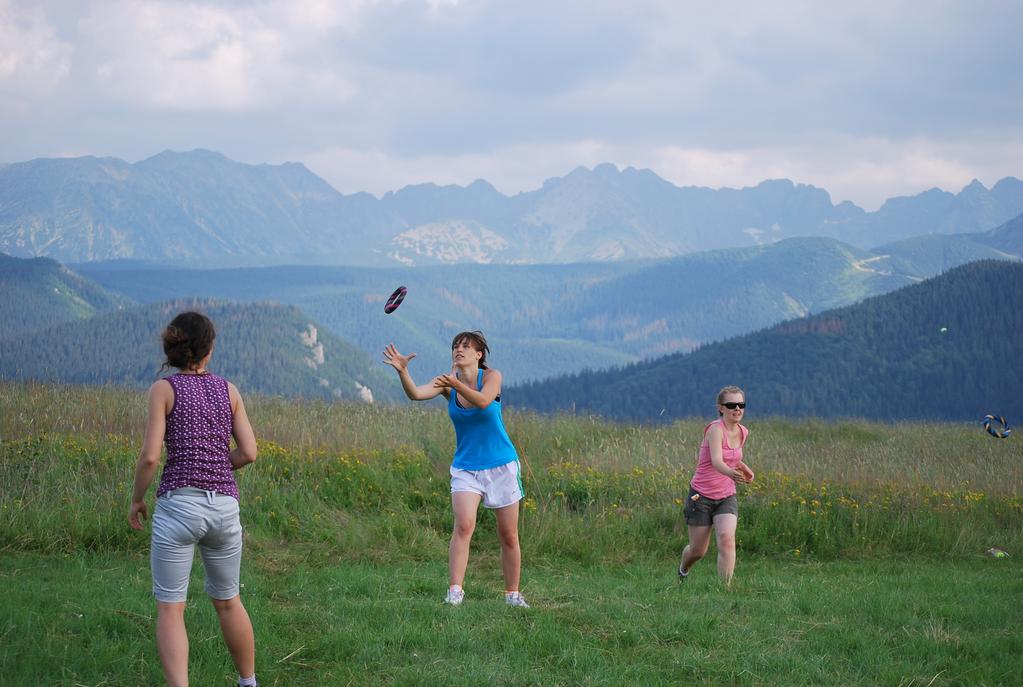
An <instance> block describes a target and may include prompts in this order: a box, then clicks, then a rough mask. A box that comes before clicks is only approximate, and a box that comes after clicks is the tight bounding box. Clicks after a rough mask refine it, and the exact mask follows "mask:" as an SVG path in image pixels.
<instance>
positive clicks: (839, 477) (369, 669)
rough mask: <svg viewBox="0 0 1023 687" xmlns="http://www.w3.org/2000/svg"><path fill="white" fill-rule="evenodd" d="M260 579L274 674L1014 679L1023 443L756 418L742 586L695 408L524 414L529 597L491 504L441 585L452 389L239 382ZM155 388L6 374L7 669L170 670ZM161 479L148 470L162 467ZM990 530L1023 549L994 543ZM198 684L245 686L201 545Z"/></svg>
mask: <svg viewBox="0 0 1023 687" xmlns="http://www.w3.org/2000/svg"><path fill="white" fill-rule="evenodd" d="M248 405H249V408H250V415H251V416H252V419H253V424H254V427H255V429H256V432H257V436H258V437H259V438H260V451H261V453H260V458H259V460H258V461H257V463H256V464H254V465H253V466H250V467H249V468H246V469H245V470H244V471H243V472H242V473H240V474H239V483H240V487H241V490H242V517H243V522H244V523H245V525H246V554H245V560H244V563H243V583H244V585H245V588H244V591H243V598H244V599H245V602H246V605H247V606H248V608H249V610H250V613H251V615H252V618H253V622H254V625H255V629H256V636H257V652H258V657H257V673H258V674H259V676H260V679H261V684H263V685H299V686H301V685H324V684H325V685H349V684H350V685H375V684H381V685H386V684H399V685H447V684H451V685H456V684H457V685H464V684H468V683H473V684H495V685H621V684H635V685H659V684H749V685H761V684H762V685H771V684H781V685H789V684H793V685H798V684H814V685H818V684H827V685H834V684H839V685H879V684H883V685H888V684H891V685H918V686H919V687H927V686H929V685H935V686H937V685H959V684H963V685H965V684H970V685H999V684H1003V685H1015V684H1023V632H1021V630H1020V621H1021V620H1023V575H1021V572H1023V564H1021V560H1023V546H1021V545H1023V499H1021V498H1020V493H1021V491H1020V487H1021V484H1023V452H1021V450H1020V448H1019V446H1020V445H1019V443H1018V437H1016V436H1013V437H1011V438H1009V439H1007V440H996V439H993V438H990V437H988V436H987V435H986V434H985V433H984V432H983V430H982V429H980V428H979V425H978V426H970V425H962V426H956V425H881V424H875V423H863V422H844V423H822V422H813V421H807V422H792V421H782V420H772V419H767V420H761V419H758V418H757V417H756V416H755V409H752V408H751V416H750V417H749V418H748V419H749V422H748V424H749V426H750V427H751V430H752V434H751V439H750V442H749V444H748V450H747V457H748V462H749V463H750V465H751V466H753V468H754V469H755V470H756V471H757V482H756V483H755V484H754V485H752V486H751V487H749V488H743V491H742V492H741V494H740V504H741V505H740V508H741V520H740V526H739V565H738V568H737V571H736V580H735V583H734V584H733V585H732V587H731V588H730V589H724V588H722V587H721V586H720V585H719V584H718V582H717V580H716V575H715V572H714V564H713V560H712V559H713V549H712V551H711V556H710V559H709V560H705V561H703V562H702V563H700V564H699V565H698V566H697V567H696V568H695V569H694V572H693V575H692V576H691V577H690V579H689V580H688V581H687V582H686V583H685V584H684V585H681V586H680V585H678V583H677V582H676V581H675V577H674V572H673V570H674V567H675V565H676V564H677V560H678V554H679V551H680V550H681V547H682V545H683V544H684V542H685V535H684V527H683V524H682V518H681V497H682V496H683V495H684V493H685V487H686V484H687V483H688V480H689V477H690V476H691V470H692V467H693V464H694V455H695V451H696V446H697V443H698V441H699V438H700V430H701V428H702V424H703V423H702V421H696V420H693V421H686V422H680V423H676V424H673V425H670V426H664V427H645V428H644V427H634V426H628V425H616V424H612V423H605V422H602V421H599V420H595V419H588V418H568V417H558V418H542V417H537V416H535V415H531V414H522V413H509V414H508V417H507V418H506V419H507V423H508V426H509V432H510V434H511V436H512V438H513V439H514V440H515V442H516V444H517V445H518V446H519V448H520V451H521V453H522V455H523V457H524V463H525V465H526V468H525V470H524V482H525V486H526V489H527V492H528V498H527V500H526V501H525V503H524V506H523V514H522V524H521V538H522V547H523V554H524V567H523V589H524V591H525V593H526V595H527V598H528V599H529V600H530V602H531V603H532V605H533V608H532V609H530V610H526V611H522V610H519V609H511V608H508V607H506V606H504V604H503V603H502V600H501V595H500V592H501V589H502V583H501V578H500V571H499V564H498V561H497V556H496V553H497V541H496V536H495V534H494V527H493V518H492V516H491V515H490V514H489V513H482V514H481V524H480V527H479V528H478V530H477V535H476V538H475V539H474V542H473V554H472V559H471V560H470V567H469V575H468V578H467V582H466V590H467V600H466V603H465V604H464V605H463V606H461V607H459V608H450V607H445V606H443V605H442V604H441V599H442V597H443V593H444V590H445V587H446V550H447V539H448V532H449V530H450V527H451V515H450V508H449V505H448V492H447V479H446V467H447V463H448V461H449V460H450V452H451V450H452V445H453V435H452V432H451V429H450V424H449V421H448V420H447V418H446V416H445V414H444V412H443V410H442V409H441V408H440V407H439V404H438V406H429V405H426V406H422V405H421V406H416V407H400V408H381V407H371V406H358V405H349V404H336V405H330V404H321V403H308V402H298V401H284V400H279V399H257V398H253V399H248ZM143 414H144V403H143V399H142V397H141V395H140V394H138V393H135V392H129V391H122V390H116V389H99V390H97V389H83V388H73V387H60V386H37V385H16V384H7V383H0V581H2V582H3V583H4V585H5V586H6V588H7V589H8V593H6V594H3V595H0V684H3V685H6V684H11V685H69V686H70V685H95V686H98V685H140V684H146V685H148V684H161V683H162V678H161V673H160V669H159V661H158V658H157V656H156V649H155V645H154V639H153V616H154V611H155V609H154V604H153V601H152V598H151V594H150V582H149V569H148V558H147V552H148V536H146V535H144V534H141V533H136V532H134V531H132V530H130V529H129V528H128V526H127V523H126V521H125V513H126V510H127V497H128V491H129V489H130V483H131V477H132V469H133V466H134V462H135V459H136V455H137V450H138V444H139V442H140V439H141V429H142V422H143ZM151 493H152V492H151ZM992 546H998V547H1000V548H1003V549H1005V550H1007V551H1009V552H1010V554H1011V557H1010V558H1008V559H993V558H990V557H987V556H985V555H984V552H985V550H986V549H988V548H989V547H992ZM187 618H188V623H189V632H190V637H191V642H192V662H191V664H192V684H195V685H230V684H232V680H233V677H234V676H233V672H232V668H231V664H230V660H229V658H228V656H227V653H226V650H225V649H224V648H223V645H222V642H221V641H220V639H219V636H218V634H217V627H216V622H215V616H214V614H213V611H212V609H211V607H210V604H209V603H208V602H207V601H206V600H205V599H204V596H203V594H202V585H201V569H200V568H198V567H197V568H196V570H195V577H194V578H193V585H192V589H191V601H190V606H189V612H188V616H187Z"/></svg>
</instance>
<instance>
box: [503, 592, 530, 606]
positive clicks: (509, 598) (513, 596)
mask: <svg viewBox="0 0 1023 687" xmlns="http://www.w3.org/2000/svg"><path fill="white" fill-rule="evenodd" d="M504 602H505V603H506V604H508V605H509V606H517V607H518V608H529V604H527V603H526V599H525V597H524V596H522V594H521V593H519V592H508V593H507V594H505V595H504Z"/></svg>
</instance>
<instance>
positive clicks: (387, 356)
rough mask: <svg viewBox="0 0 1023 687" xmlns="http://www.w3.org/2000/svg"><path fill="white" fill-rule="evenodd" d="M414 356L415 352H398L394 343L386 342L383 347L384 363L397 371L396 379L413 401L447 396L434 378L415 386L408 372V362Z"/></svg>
mask: <svg viewBox="0 0 1023 687" xmlns="http://www.w3.org/2000/svg"><path fill="white" fill-rule="evenodd" d="M415 357H416V354H415V353H410V354H408V355H402V354H401V353H399V352H398V349H397V348H395V347H394V344H387V348H385V349H384V365H390V366H391V367H393V368H394V369H395V370H397V372H398V379H399V380H400V381H401V388H402V390H403V391H404V392H405V395H406V396H408V397H409V398H410V399H412V400H413V401H428V400H429V399H431V398H436V397H437V396H440V395H441V394H443V395H444V397H445V398H447V395H448V390H447V389H446V388H443V387H438V386H437V385H436V383H435V382H436V381H437V380H436V379H434V380H433V381H432V382H430V383H429V384H423V385H422V386H416V383H415V381H414V380H413V379H412V375H411V374H409V371H408V364H409V361H411V360H412V359H413V358H415Z"/></svg>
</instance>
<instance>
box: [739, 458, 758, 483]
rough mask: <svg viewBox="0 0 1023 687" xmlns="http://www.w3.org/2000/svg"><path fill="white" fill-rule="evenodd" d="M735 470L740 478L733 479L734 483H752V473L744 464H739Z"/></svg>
mask: <svg viewBox="0 0 1023 687" xmlns="http://www.w3.org/2000/svg"><path fill="white" fill-rule="evenodd" d="M735 469H736V471H737V472H738V473H739V474H740V475H741V477H736V478H735V481H736V482H741V483H742V484H749V483H751V482H752V481H753V477H754V475H753V471H752V470H750V469H749V466H748V465H746V464H745V463H739V465H738V467H736V468H735Z"/></svg>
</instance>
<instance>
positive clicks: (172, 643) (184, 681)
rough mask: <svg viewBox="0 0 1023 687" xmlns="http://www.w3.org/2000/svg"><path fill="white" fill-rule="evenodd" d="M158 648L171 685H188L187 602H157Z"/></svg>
mask: <svg viewBox="0 0 1023 687" xmlns="http://www.w3.org/2000/svg"><path fill="white" fill-rule="evenodd" d="M156 648H157V650H158V651H159V652H160V664H161V665H162V666H163V674H164V677H166V678H167V684H168V685H169V687H188V632H186V631H185V602H184V601H180V602H176V603H165V602H163V601H157V602H156Z"/></svg>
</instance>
